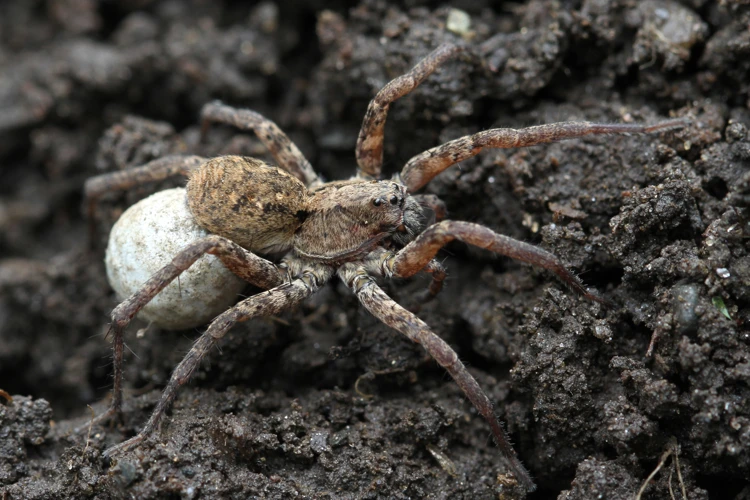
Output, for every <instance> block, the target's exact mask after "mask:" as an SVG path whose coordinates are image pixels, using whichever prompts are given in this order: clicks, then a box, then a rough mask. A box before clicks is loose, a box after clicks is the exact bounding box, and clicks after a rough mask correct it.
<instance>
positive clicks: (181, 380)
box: [104, 269, 331, 456]
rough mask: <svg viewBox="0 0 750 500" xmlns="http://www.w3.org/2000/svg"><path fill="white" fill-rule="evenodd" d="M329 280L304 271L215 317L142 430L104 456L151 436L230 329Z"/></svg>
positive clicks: (316, 272)
mask: <svg viewBox="0 0 750 500" xmlns="http://www.w3.org/2000/svg"><path fill="white" fill-rule="evenodd" d="M330 276H331V273H330V270H328V269H312V270H305V271H304V272H303V273H302V274H301V275H300V277H299V278H296V279H294V280H292V281H291V282H289V283H283V284H280V285H278V286H276V287H274V288H271V289H270V290H268V291H266V292H261V293H258V294H256V295H253V296H252V297H249V298H247V299H245V300H243V301H242V302H240V303H239V304H237V305H236V306H234V307H233V308H231V309H229V310H228V311H225V312H224V313H222V314H220V315H219V316H218V317H216V319H214V320H213V321H212V322H211V324H210V325H209V326H208V329H207V330H206V331H205V332H204V333H203V334H202V335H201V336H200V337H199V338H198V340H196V342H195V344H194V345H193V347H192V349H190V351H189V352H188V353H187V354H186V355H185V357H184V358H183V359H182V361H180V364H178V365H177V367H176V368H175V369H174V372H173V373H172V377H171V378H170V379H169V383H168V384H167V387H166V388H165V389H164V392H163V393H162V395H161V398H160V399H159V402H158V403H157V404H156V408H155V409H154V411H153V413H152V414H151V417H150V418H149V420H148V422H147V423H146V425H145V426H144V427H143V429H142V430H141V431H140V432H139V433H138V434H137V435H136V436H135V437H133V438H131V439H129V440H127V441H125V442H123V443H120V444H118V445H116V446H113V447H112V448H109V449H108V450H107V451H105V452H104V454H105V455H109V456H111V455H112V454H114V453H117V452H120V451H124V450H127V449H128V448H131V447H132V446H135V445H137V444H138V443H140V442H141V441H143V440H144V439H145V438H147V437H148V436H149V435H150V434H151V433H153V432H154V430H155V429H156V427H157V426H158V424H159V421H160V420H161V417H162V416H163V415H164V413H165V412H166V411H167V409H168V408H169V406H170V405H171V404H172V401H174V399H175V396H176V395H177V390H178V389H179V388H180V387H181V386H183V385H185V384H186V383H187V382H188V381H189V380H190V378H191V377H192V375H193V373H194V372H195V370H196V369H197V368H198V365H200V362H201V360H202V359H203V357H204V356H205V355H206V353H207V352H208V351H210V350H211V348H212V347H213V346H214V345H216V343H217V342H218V341H219V340H221V339H222V338H223V337H224V335H225V334H226V332H227V331H228V330H229V329H230V328H231V327H232V326H234V325H235V324H236V323H240V322H242V321H247V320H249V319H251V318H256V317H261V316H269V315H272V314H277V313H279V312H281V311H283V310H284V309H287V308H288V307H290V306H292V305H294V304H297V303H299V302H300V301H302V300H303V299H305V298H307V297H309V296H310V295H312V294H313V293H315V292H316V291H317V290H318V288H319V287H320V286H322V285H323V284H324V283H325V282H326V281H327V280H328V279H329V278H330Z"/></svg>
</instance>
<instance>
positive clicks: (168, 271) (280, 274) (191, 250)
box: [94, 235, 288, 423]
mask: <svg viewBox="0 0 750 500" xmlns="http://www.w3.org/2000/svg"><path fill="white" fill-rule="evenodd" d="M204 254H211V255H215V256H216V257H218V258H219V259H220V260H221V261H222V263H224V265H225V266H226V267H227V268H228V269H229V270H230V271H232V272H233V273H234V274H236V275H237V276H239V277H240V278H242V279H243V280H245V281H247V282H249V283H251V284H253V285H255V286H258V287H260V288H264V289H269V288H273V287H278V286H279V285H281V284H282V283H284V282H285V281H287V276H288V274H287V271H286V270H285V269H284V268H282V267H281V266H277V265H276V264H274V263H272V262H270V261H268V260H266V259H263V258H261V257H258V256H257V255H255V254H253V253H252V252H248V251H247V250H245V249H244V248H242V247H241V246H239V245H237V244H236V243H234V242H232V241H230V240H228V239H226V238H223V237H221V236H216V235H210V236H206V237H205V238H201V239H199V240H196V241H195V242H193V243H191V244H190V245H188V246H187V247H185V248H183V249H182V250H181V251H180V252H179V253H178V254H177V255H176V256H175V257H174V258H173V259H172V262H170V263H169V264H167V265H166V266H164V267H162V268H161V269H160V270H159V271H157V272H156V273H155V274H154V275H153V276H152V277H151V278H149V280H148V281H147V282H146V283H145V284H144V285H143V287H141V289H140V290H138V291H137V292H135V293H134V294H133V295H131V296H130V297H129V298H127V299H126V300H124V301H123V302H122V303H120V305H118V306H117V307H116V308H115V309H114V310H113V311H112V323H111V325H110V328H109V332H108V335H109V333H112V335H113V339H112V350H113V366H114V385H113V388H112V403H111V404H110V408H109V409H108V410H107V411H106V412H105V413H103V414H101V415H99V416H98V417H97V418H96V419H95V420H94V422H95V423H99V422H102V421H104V420H106V419H108V418H110V417H112V416H114V415H119V414H120V412H121V411H122V376H123V369H122V364H123V351H124V341H123V333H124V331H125V329H126V328H127V326H128V325H129V324H130V322H131V321H132V319H133V318H134V317H135V316H136V314H138V312H139V311H140V310H141V309H143V307H144V306H145V305H146V304H148V303H149V302H150V301H151V300H152V299H153V298H154V297H155V296H156V295H157V294H158V293H159V292H161V291H162V290H163V289H164V288H165V287H166V286H167V285H169V284H170V283H171V282H172V281H174V279H175V278H177V277H178V276H179V275H180V274H182V273H183V272H184V271H186V270H187V269H188V268H189V267H190V266H191V265H193V263H195V261H197V260H198V259H199V258H200V257H201V256H203V255H204Z"/></svg>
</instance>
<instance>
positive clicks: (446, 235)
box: [383, 220, 609, 304]
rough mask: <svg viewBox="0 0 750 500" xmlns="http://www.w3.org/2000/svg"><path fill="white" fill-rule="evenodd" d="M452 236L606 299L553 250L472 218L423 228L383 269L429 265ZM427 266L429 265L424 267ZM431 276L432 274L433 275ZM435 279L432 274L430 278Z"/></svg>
mask: <svg viewBox="0 0 750 500" xmlns="http://www.w3.org/2000/svg"><path fill="white" fill-rule="evenodd" d="M453 240H459V241H463V242H464V243H468V244H470V245H474V246H476V247H479V248H484V249H486V250H490V251H492V252H495V253H498V254H500V255H505V256H507V257H510V258H511V259H515V260H520V261H521V262H526V263H528V264H531V265H534V266H539V267H543V268H545V269H547V270H549V271H552V272H553V273H555V274H556V275H557V276H558V278H560V279H561V280H562V282H563V283H565V285H567V286H568V288H570V289H571V290H573V291H574V292H577V293H579V294H581V295H583V296H584V297H586V298H587V299H589V300H594V301H596V302H599V303H602V304H609V302H608V301H607V300H606V299H604V298H603V297H600V296H599V295H598V294H596V293H595V292H591V291H589V290H588V289H586V287H585V286H584V284H583V282H582V281H581V280H580V279H579V278H578V276H576V275H575V274H573V273H572V272H570V271H569V270H568V269H567V268H566V267H565V266H564V265H563V263H562V262H561V261H560V259H558V258H557V257H555V256H554V255H553V254H551V253H550V252H547V251H546V250H542V249H541V248H539V247H536V246H534V245H530V244H528V243H524V242H523V241H518V240H514V239H513V238H510V237H508V236H505V235H502V234H497V233H496V232H494V231H492V230H491V229H489V228H487V227H484V226H480V225H479V224H474V223H471V222H463V221H454V220H445V221H442V222H439V223H437V224H433V225H432V226H430V227H428V228H427V229H425V230H424V231H423V232H422V234H420V235H419V236H418V237H417V238H416V239H415V240H414V241H412V242H411V243H409V244H408V245H406V246H405V247H404V248H402V249H401V250H400V251H399V252H398V253H396V254H395V255H393V256H392V257H390V258H389V259H387V260H385V261H384V262H383V267H384V269H386V272H388V273H391V274H392V275H393V276H395V277H398V278H408V277H409V276H413V275H415V274H416V273H418V272H419V271H421V270H423V269H425V266H428V265H429V264H430V263H431V261H433V260H432V259H433V257H434V256H435V254H437V252H438V251H439V250H440V249H441V248H442V247H443V246H445V245H446V244H448V243H450V242H451V241H453ZM425 270H428V269H425ZM433 276H434V275H433ZM433 280H434V278H433Z"/></svg>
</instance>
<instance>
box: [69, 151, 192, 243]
mask: <svg viewBox="0 0 750 500" xmlns="http://www.w3.org/2000/svg"><path fill="white" fill-rule="evenodd" d="M205 161H206V159H205V158H202V157H200V156H192V155H191V156H181V155H172V156H165V157H164V158H159V159H158V160H153V161H150V162H148V163H146V164H145V165H143V166H140V167H136V168H131V169H128V170H120V171H118V172H110V173H108V174H102V175H97V176H96V177H92V178H91V179H88V180H87V181H86V183H85V184H84V186H83V194H84V200H85V201H84V203H85V206H86V215H87V218H88V221H89V243H90V244H92V245H93V242H94V239H95V237H96V224H95V222H96V221H95V219H94V217H95V214H96V208H97V205H98V203H99V200H100V199H101V197H102V196H104V195H105V194H107V193H116V192H122V191H127V190H128V189H132V188H134V187H136V186H141V185H144V184H148V183H151V182H158V181H163V180H165V179H168V178H170V177H174V176H176V175H184V176H185V177H187V176H188V175H189V174H190V172H192V171H193V170H194V169H196V168H198V167H199V166H201V164H202V163H203V162H205Z"/></svg>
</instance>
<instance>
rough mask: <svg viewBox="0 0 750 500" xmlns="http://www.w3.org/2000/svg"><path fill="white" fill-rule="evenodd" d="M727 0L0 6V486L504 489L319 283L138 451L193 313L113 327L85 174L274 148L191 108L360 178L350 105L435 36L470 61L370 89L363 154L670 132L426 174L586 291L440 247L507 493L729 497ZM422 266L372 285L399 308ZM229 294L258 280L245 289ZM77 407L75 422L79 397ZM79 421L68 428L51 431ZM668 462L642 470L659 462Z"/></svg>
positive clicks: (464, 424) (743, 182) (52, 1)
mask: <svg viewBox="0 0 750 500" xmlns="http://www.w3.org/2000/svg"><path fill="white" fill-rule="evenodd" d="M749 9H750V7H748V4H747V2H743V1H740V0H735V1H732V0H724V1H720V2H715V1H708V0H682V1H674V0H665V1H657V0H647V1H642V2H637V1H634V0H584V1H551V0H532V1H528V2H513V3H511V2H500V1H490V0H477V1H468V0H467V1H461V0H458V1H456V2H454V3H453V4H450V5H448V4H446V3H442V2H431V1H426V0H425V1H422V0H407V1H405V2H400V3H399V2H391V1H390V0H363V1H362V2H360V3H357V4H355V3H351V4H350V3H347V2H343V1H322V0H319V1H315V0H313V1H310V2H293V1H286V0H279V1H276V2H273V1H265V2H228V1H208V0H186V1H176V0H175V1H156V0H131V1H126V0H107V1H101V2H97V1H94V0H31V1H26V0H8V1H4V2H2V3H0V346H2V347H0V389H3V390H4V391H7V393H8V394H10V395H13V398H12V401H10V400H7V401H6V399H5V398H2V397H0V499H3V500H5V499H21V498H89V497H96V498H156V497H159V498H164V497H174V498H176V497H184V498H219V497H222V498H249V497H267V498H292V497H295V498H426V497H428V498H472V499H484V498H516V497H522V496H523V493H522V492H521V491H519V490H518V488H517V487H516V486H514V483H513V479H512V476H509V475H508V472H507V469H506V467H505V464H504V462H503V460H502V459H501V457H500V453H499V452H498V450H497V449H496V448H495V446H494V445H493V444H492V441H491V439H490V438H489V430H488V428H487V426H486V423H485V422H484V421H483V420H482V418H481V417H480V416H478V415H477V414H476V412H475V411H474V409H473V408H472V407H471V405H470V404H469V403H468V402H467V401H466V400H465V399H464V398H463V396H462V395H461V393H460V391H459V389H458V388H457V387H456V385H455V384H454V383H453V382H452V381H451V380H450V378H449V377H447V376H446V375H445V373H444V372H443V371H442V370H441V369H440V368H439V367H438V366H437V365H436V363H434V362H433V361H431V360H430V359H429V358H428V357H427V356H426V355H425V353H424V352H423V350H422V349H421V348H420V347H419V346H416V345H412V344H411V343H410V342H409V341H407V340H405V339H403V338H401V337H400V336H399V335H398V334H397V333H396V332H394V331H391V330H390V329H388V328H387V327H385V326H383V325H381V324H379V323H378V322H377V321H376V320H374V319H373V318H371V317H370V316H369V315H368V314H367V313H366V311H364V310H363V308H361V307H358V305H357V302H356V300H355V298H354V297H353V296H352V295H351V294H350V293H349V292H348V290H347V289H346V288H345V287H343V286H342V285H340V284H338V283H336V282H332V283H331V284H330V285H328V286H327V287H326V288H325V289H324V290H323V291H322V292H320V293H319V294H318V295H317V296H316V297H314V298H312V299H311V300H308V301H307V302H306V303H305V304H304V305H303V306H302V307H300V308H298V309H296V310H291V311H289V312H286V313H284V314H283V315H281V316H280V317H277V318H268V319H261V320H257V321H251V322H248V323H245V324H241V325H238V326H237V327H235V328H233V329H232V330H231V331H230V333H229V334H228V335H227V336H226V337H225V339H224V341H223V342H222V343H221V349H220V350H217V351H215V352H212V353H211V355H210V356H209V359H208V361H207V362H205V363H204V364H203V366H202V367H201V369H200V370H199V372H198V373H197V374H196V376H195V377H194V379H193V382H192V383H191V384H190V385H189V386H186V387H184V388H183V389H182V390H181V391H180V393H179V396H178V399H177V401H176V404H175V405H174V407H173V410H172V412H171V416H170V418H167V419H166V422H165V424H164V425H163V426H162V428H161V430H160V432H158V433H157V434H156V435H155V436H154V438H153V439H152V440H150V441H149V442H147V443H146V444H144V445H142V446H140V447H139V448H137V449H135V450H133V451H130V452H128V453H125V454H123V455H122V456H120V457H118V459H117V461H116V463H115V462H111V461H110V460H108V459H105V458H103V457H102V456H101V453H102V451H103V450H104V449H105V448H106V447H107V446H111V445H113V444H116V443H118V442H121V441H122V440H124V439H126V438H127V437H130V436H132V435H133V434H134V433H135V432H136V431H137V429H139V428H140V426H141V425H142V424H143V423H144V422H145V421H146V419H147V418H148V416H149V414H150V413H151V411H152V409H153V406H154V404H155V402H156V401H157V400H158V398H159V395H160V390H161V388H162V387H163V386H164V385H165V383H166V380H167V379H168V377H169V374H170V370H171V369H172V368H173V367H174V366H175V364H176V363H177V362H178V361H179V360H180V359H181V357H182V355H183V354H184V353H185V352H186V351H187V350H188V349H189V347H190V345H191V342H192V340H193V339H194V338H196V337H197V335H198V334H199V331H186V332H162V331H158V330H156V329H155V328H151V329H145V327H146V325H145V324H143V323H140V324H134V325H132V326H131V328H130V329H129V331H128V334H127V337H126V342H127V345H128V348H129V351H128V352H127V357H126V372H125V381H126V403H125V410H124V416H123V419H122V421H121V422H118V423H116V424H114V425H111V426H94V427H93V428H92V429H91V430H90V432H87V431H88V429H87V428H86V425H87V423H88V422H89V420H90V418H91V414H92V411H96V412H101V411H103V410H104V409H105V408H106V405H107V397H108V394H109V389H110V384H111V366H110V362H109V357H110V349H109V340H108V339H105V338H104V333H105V332H106V330H107V325H108V321H109V312H110V311H111V309H112V308H113V307H114V306H115V305H116V304H117V298H116V297H115V296H114V294H113V293H112V291H111V289H110V288H109V286H108V284H107V282H106V279H105V276H104V266H103V249H104V245H105V242H106V237H107V233H108V231H109V228H110V227H111V224H112V223H113V222H114V221H115V220H116V219H117V216H118V214H120V213H121V212H122V211H123V210H124V209H125V208H127V206H129V205H130V204H132V203H133V202H135V201H136V200H138V199H139V198H142V197H144V196H146V195H147V194H149V193H150V192H153V191H155V190H158V189H162V188H164V187H165V186H167V185H175V184H179V183H180V181H179V180H177V181H175V182H171V183H162V184H160V185H158V186H149V187H148V188H144V189H139V190H136V191H134V192H131V193H128V194H127V195H122V196H112V197H110V198H108V199H107V200H105V202H104V203H103V204H102V210H101V213H100V216H99V219H98V225H97V227H98V230H99V231H98V238H97V241H96V248H95V250H94V251H89V250H88V248H87V244H86V243H87V233H86V220H85V218H84V216H83V211H82V185H83V182H84V181H85V179H87V178H89V177H91V176H94V175H97V174H101V173H105V172H111V171H116V170H120V169H127V168H131V167H134V166H138V165H141V164H143V163H144V162H147V161H149V160H151V159H154V158H159V157H161V156H163V155H166V154H170V153H180V152H185V153H197V154H202V155H217V154H227V153H236V154H245V155H251V156H257V157H263V158H266V159H268V158H267V156H266V153H265V151H264V150H263V148H262V147H261V146H260V143H259V142H258V141H257V139H256V138H255V137H253V136H250V135H248V134H240V133H238V132H237V131H235V130H231V129H229V128H228V127H221V126H217V127H213V128H212V129H211V130H210V133H209V134H208V138H207V140H206V141H204V143H200V141H199V134H198V114H199V110H200V108H201V106H202V105H203V104H204V103H206V102H208V101H210V100H213V99H221V100H222V101H224V102H227V103H229V104H232V105H237V106H242V107H248V108H252V109H255V110H257V111H259V112H261V113H263V114H264V115H266V116H268V117H270V118H271V119H273V120H274V121H276V123H278V124H279V125H280V126H281V127H282V128H283V129H284V130H285V131H286V132H287V133H288V134H289V135H290V136H291V138H292V139H293V140H294V141H295V142H296V143H297V144H298V145H299V146H300V148H301V149H302V150H303V152H304V153H305V154H306V156H307V157H308V158H309V159H310V160H311V161H312V163H313V165H314V166H315V167H316V168H317V169H318V171H319V172H321V173H322V174H323V175H324V176H325V177H326V178H328V179H339V178H346V177H348V176H349V175H351V174H352V173H353V172H354V167H355V163H354V144H355V141H356V137H357V133H358V130H359V126H360V124H361V120H362V117H363V115H364V112H365V109H366V107H367V103H368V102H369V100H370V99H371V98H372V96H373V95H374V94H375V93H376V92H377V91H378V90H379V89H380V88H381V87H382V86H383V85H384V84H385V83H387V82H388V81H389V80H390V79H391V78H393V77H396V76H398V75H399V74H401V73H403V72H404V71H406V70H407V69H409V68H410V67H411V66H412V65H413V64H415V63H416V62H417V61H418V60H419V59H420V58H421V57H423V56H424V55H426V54H427V53H428V52H429V51H430V50H431V49H433V48H435V47H436V46H438V45H439V44H440V43H442V42H444V41H453V42H460V43H466V44H468V46H469V47H471V50H470V51H469V52H468V53H467V54H465V55H464V56H462V57H460V58H458V59H457V60H455V61H453V62H450V63H448V64H446V65H445V67H444V68H443V69H441V70H440V71H438V72H437V73H436V74H435V75H434V76H432V77H431V78H430V79H429V80H427V82H425V83H424V84H423V85H422V86H421V87H420V88H419V89H418V90H417V91H416V92H414V93H413V94H411V95H409V96H407V97H405V98H403V99H401V100H400V101H398V102H397V103H396V104H394V105H393V106H392V109H391V112H390V114H389V117H388V125H387V128H386V147H385V161H386V170H387V173H388V174H390V173H393V172H395V171H397V170H399V169H400V167H401V166H402V165H403V164H404V163H405V162H406V161H407V160H408V159H409V158H410V157H411V156H413V155H415V154H417V153H420V152H422V151H423V150H425V149H428V148H430V147H432V146H435V145H437V144H439V143H441V142H444V141H447V140H450V139H454V138H457V137H460V136H461V135H465V134H468V133H473V132H475V131H478V130H483V129H487V128H492V127H514V126H525V125H533V124H539V123H547V122H553V121H561V120H570V119H575V120H597V121H611V122H647V123H653V122H656V121H658V120H660V119H664V118H666V117H669V116H690V117H692V124H691V126H689V127H687V128H685V129H684V130H680V131H673V132H668V133H662V134H657V135H652V136H639V137H630V136H616V137H604V138H602V137H599V138H590V139H586V140H577V141H570V142H565V143H561V144H554V145H550V146H541V147H534V148H529V149H523V150H503V151H497V150H496V151H488V152H485V153H483V154H482V155H480V156H479V157H477V158H475V159H472V160H470V161H466V162H463V163H462V164H461V165H460V167H454V168H452V169H450V170H448V171H446V172H445V173H443V174H441V175H440V176H439V177H438V178H436V179H435V180H434V181H433V182H432V183H431V184H430V185H429V186H428V187H427V188H426V191H427V192H431V193H435V194H438V195H439V196H441V197H442V199H443V200H445V201H446V202H447V205H448V209H449V211H450V217H451V218H454V219H459V220H468V221H473V222H478V223H481V224H485V225H487V226H489V227H491V228H493V229H494V230H496V231H498V232H501V233H505V234H508V235H510V236H513V237H516V238H519V239H522V240H525V241H530V242H533V243H535V244H539V245H541V246H543V247H544V248H546V249H548V250H550V251H552V252H554V253H555V254H557V255H558V256H560V257H562V258H563V260H564V261H565V262H566V263H567V264H568V265H570V266H571V268H572V269H574V270H575V271H576V272H578V273H579V274H580V275H581V277H582V278H583V279H584V280H585V281H586V283H588V284H589V285H590V286H593V287H595V288H596V289H598V290H599V291H600V292H602V293H603V294H605V295H606V296H607V297H608V298H609V299H611V300H612V301H613V302H614V303H615V306H614V307H611V308H603V307H601V306H600V305H598V304H593V303H590V302H587V301H584V300H582V299H581V298H579V297H576V296H574V295H573V294H571V293H570V292H568V291H567V290H565V289H564V288H563V287H562V286H561V285H560V284H559V283H557V282H556V281H555V280H554V279H553V278H552V277H551V276H550V275H549V274H548V273H546V272H541V271H539V270H534V269H530V268H529V267H528V266H524V265H519V264H517V263H514V262H511V261H509V260H507V259H504V258H496V257H493V256H492V255H490V254H488V253H486V252H483V251H478V250H476V249H473V248H467V247H466V246H465V245H459V244H454V245H450V246H449V247H448V248H447V249H446V250H445V251H443V252H442V254H441V255H442V258H444V259H445V263H446V265H447V267H448V269H449V273H450V276H449V281H448V282H447V286H446V288H445V290H444V291H443V293H442V294H441V295H440V296H439V297H438V299H436V300H435V301H434V302H433V303H430V304H428V305H426V306H425V307H424V308H423V309H422V312H421V316H422V317H423V318H424V319H425V320H426V321H427V322H428V323H429V324H430V325H431V326H432V327H433V328H434V330H435V331H436V332H437V333H438V334H439V335H441V336H442V337H443V338H444V339H446V340H447V341H448V342H449V343H450V344H451V345H452V346H454V347H455V348H456V350H457V351H458V353H459V355H460V357H461V358H462V359H463V360H464V361H465V362H466V364H467V365H468V366H469V367H470V370H471V372H472V373H473V374H474V376H475V377H476V378H477V379H478V381H479V383H480V385H481V386H482V387H483V388H484V389H485V390H486V391H487V392H488V394H489V395H490V398H491V399H492V400H493V401H495V402H496V404H497V411H498V413H499V415H500V416H501V418H502V419H503V420H504V421H505V422H506V423H507V427H508V430H509V432H510V434H511V436H512V438H513V441H514V444H515V447H516V450H518V453H519V454H520V456H521V457H522V459H523V461H524V463H525V464H527V466H528V467H529V469H530V470H531V472H532V474H533V475H534V476H535V478H536V480H537V482H538V484H539V490H538V492H537V493H535V494H533V495H529V497H528V498H565V499H579V498H608V499H625V498H628V499H630V498H633V495H634V494H635V493H636V492H637V491H638V489H639V488H640V486H641V485H642V484H643V482H644V480H645V479H646V477H647V476H649V474H650V473H651V472H652V471H653V470H654V469H655V468H657V466H658V465H659V464H660V459H663V460H661V461H662V462H663V464H664V466H663V468H661V470H660V471H659V472H658V473H657V474H656V475H655V477H654V480H653V482H652V483H651V484H650V485H649V486H648V488H647V489H646V490H645V493H644V496H643V498H668V497H669V495H670V492H674V496H675V498H683V496H682V495H683V493H685V494H686V495H687V498H690V499H706V498H712V499H719V498H721V499H725V498H737V499H740V498H749V497H750V488H749V487H748V479H750V453H748V447H750V386H749V384H750V286H749V283H750V252H749V251H748V247H749V245H750V243H749V242H750V225H749V224H748V221H750V209H749V208H748V207H749V206H750V137H749V136H748V127H750V109H749V107H750V100H749V99H750V95H749V91H750V71H749V69H750V29H749V28H748V27H749V26H750V13H749ZM427 282H428V281H427V280H426V279H425V278H417V279H415V280H412V281H410V282H397V283H391V284H388V285H387V288H386V289H387V290H388V291H389V293H391V294H392V295H393V296H394V297H395V298H397V299H398V300H399V301H400V302H402V303H404V304H407V305H408V304H410V303H413V302H410V301H412V296H413V295H414V294H415V292H416V291H418V290H420V289H422V288H423V287H424V286H426V284H427ZM247 293H252V290H249V291H248V292H247ZM87 405H92V407H93V409H94V410H90V409H89V408H87ZM81 425H83V426H84V431H83V432H82V433H78V434H76V433H73V432H72V429H73V428H74V427H75V426H81ZM665 454H668V456H666V459H664V457H665Z"/></svg>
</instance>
